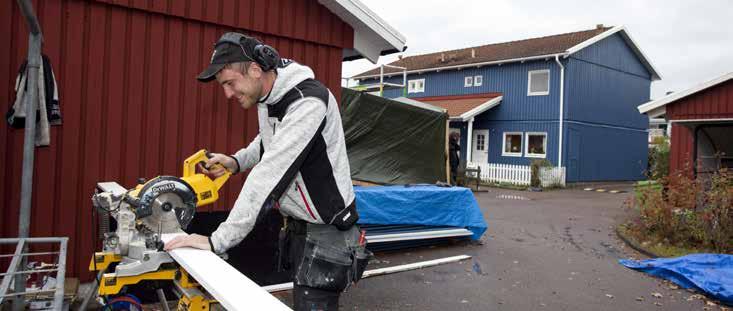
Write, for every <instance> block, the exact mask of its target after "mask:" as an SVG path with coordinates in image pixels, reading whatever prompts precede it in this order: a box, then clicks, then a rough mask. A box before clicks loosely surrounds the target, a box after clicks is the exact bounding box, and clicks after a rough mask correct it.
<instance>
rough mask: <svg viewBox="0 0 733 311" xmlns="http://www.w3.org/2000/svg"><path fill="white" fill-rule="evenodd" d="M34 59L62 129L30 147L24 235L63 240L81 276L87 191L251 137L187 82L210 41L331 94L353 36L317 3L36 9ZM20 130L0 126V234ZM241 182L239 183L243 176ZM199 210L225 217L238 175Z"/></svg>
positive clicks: (230, 107)
mask: <svg viewBox="0 0 733 311" xmlns="http://www.w3.org/2000/svg"><path fill="white" fill-rule="evenodd" d="M34 5H35V9H36V14H37V15H38V18H39V20H40V23H41V27H42V29H43V31H44V45H43V52H44V53H45V54H46V55H48V57H49V58H50V60H51V63H52V65H53V68H54V71H55V74H56V79H57V81H58V85H59V96H60V100H61V107H62V114H63V125H61V126H54V127H52V128H51V146H49V147H43V148H38V149H36V159H35V174H34V182H33V186H34V189H33V210H32V213H31V214H32V216H31V217H32V219H31V235H32V236H68V237H70V238H71V240H70V243H69V257H68V260H67V264H68V267H67V271H68V275H70V276H81V277H82V278H89V276H90V275H89V273H88V272H86V271H85V270H86V265H87V263H88V261H89V256H90V255H91V253H92V251H93V249H95V248H98V247H99V246H98V245H93V243H94V240H93V239H92V223H91V214H90V212H91V209H92V207H91V202H90V197H91V195H92V194H93V191H94V187H95V184H96V183H97V182H99V181H117V182H119V183H120V184H122V185H124V186H126V187H131V186H133V185H134V183H135V181H136V179H137V178H139V177H145V178H152V177H155V176H157V175H176V176H179V175H180V174H181V165H182V162H183V159H184V158H186V157H187V156H189V155H190V154H192V153H193V152H194V151H196V150H198V149H200V148H207V149H209V150H214V151H220V152H234V151H236V150H237V149H238V148H241V147H243V146H245V145H246V143H247V142H248V141H249V140H250V139H252V138H253V137H254V136H255V135H256V133H257V123H256V112H255V111H253V110H251V111H247V112H245V111H244V110H243V109H241V108H240V107H239V105H237V104H235V103H230V102H227V101H226V99H225V98H224V96H223V94H222V92H221V90H220V89H219V87H218V86H217V85H216V83H210V84H201V83H199V82H197V81H196V80H195V76H196V75H197V74H198V73H199V72H200V71H201V70H203V68H204V67H205V65H206V64H207V63H208V61H209V55H210V53H211V48H212V46H213V43H214V42H215V40H216V39H217V38H218V37H219V36H220V35H221V34H222V33H224V32H226V31H232V30H237V31H241V32H245V33H247V34H250V35H253V36H256V37H258V38H260V39H261V40H263V41H264V42H265V43H267V44H270V45H272V46H273V47H275V48H277V49H278V50H280V51H281V54H282V56H283V57H287V58H293V59H295V60H296V61H298V62H301V63H303V64H305V65H308V66H310V67H311V68H313V70H314V71H315V73H316V78H317V79H319V80H321V81H323V82H324V83H325V84H326V85H327V86H328V87H329V88H331V90H332V91H333V92H334V93H335V95H336V98H339V97H340V84H341V81H340V78H341V57H342V51H343V49H344V48H351V47H352V45H353V30H352V28H351V27H350V26H349V25H348V24H346V23H344V22H343V21H342V20H340V19H339V18H338V17H337V16H335V15H333V14H332V13H331V12H330V11H329V10H328V9H326V8H325V7H323V6H321V5H320V4H318V3H317V2H316V1H302V0H278V1H254V0H241V1H236V0H206V1H204V0H185V1H184V0H167V1H163V0H159V1H147V0H100V1H79V0H63V1H62V0H38V1H34ZM0 42H3V43H4V44H3V47H0V107H2V111H3V113H4V112H5V111H7V109H8V108H9V105H10V104H11V102H12V101H13V100H14V98H15V94H14V91H13V87H14V83H15V77H16V74H17V70H18V67H19V65H20V63H21V62H22V61H23V59H25V57H26V51H27V46H28V31H27V29H26V26H25V20H24V19H23V18H22V17H21V14H20V11H19V8H18V6H17V4H16V2H15V1H0ZM22 147H23V131H22V130H13V129H9V128H8V126H7V125H3V126H0V159H1V160H2V163H3V164H2V165H1V166H0V197H1V198H2V209H1V210H0V223H2V228H1V229H0V237H14V236H17V230H18V208H19V205H20V203H19V202H20V179H21V164H22ZM242 175H244V174H242ZM242 175H238V176H235V177H234V178H232V179H231V180H230V181H229V183H228V185H227V186H226V187H225V189H224V191H223V198H222V199H221V200H219V202H217V204H214V205H213V206H209V207H206V208H203V209H202V210H201V211H212V210H227V209H229V208H230V207H231V205H232V204H233V203H234V200H235V199H236V195H237V194H238V193H239V189H240V188H241V186H242V183H243V181H244V176H242Z"/></svg>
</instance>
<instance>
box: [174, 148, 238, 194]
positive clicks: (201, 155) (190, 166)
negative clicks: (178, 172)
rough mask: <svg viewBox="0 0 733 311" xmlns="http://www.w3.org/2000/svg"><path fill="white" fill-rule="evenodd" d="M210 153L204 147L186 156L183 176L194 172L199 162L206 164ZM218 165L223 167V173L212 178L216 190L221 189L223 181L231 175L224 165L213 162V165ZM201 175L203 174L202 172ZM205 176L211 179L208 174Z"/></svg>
mask: <svg viewBox="0 0 733 311" xmlns="http://www.w3.org/2000/svg"><path fill="white" fill-rule="evenodd" d="M211 157H212V155H211V152H208V151H206V149H201V150H199V151H197V152H196V153H194V154H193V155H192V156H190V157H188V158H187V159H186V160H184V161H183V177H184V178H185V177H189V176H193V175H195V174H196V165H197V164H199V163H201V164H202V165H205V164H206V160H209V159H211ZM216 166H220V167H222V168H224V171H225V172H224V175H221V176H219V177H217V178H216V179H214V180H212V181H213V182H214V185H216V190H219V189H221V187H222V186H223V185H224V183H225V182H226V181H227V180H228V179H229V176H231V175H232V172H230V171H229V170H228V169H227V168H226V167H224V166H223V165H221V164H218V163H217V164H214V167H216ZM202 175H203V174H202ZM206 177H207V178H209V179H211V178H210V177H209V176H206Z"/></svg>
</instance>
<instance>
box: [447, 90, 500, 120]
mask: <svg viewBox="0 0 733 311" xmlns="http://www.w3.org/2000/svg"><path fill="white" fill-rule="evenodd" d="M502 99H504V96H498V97H494V98H492V99H489V100H487V101H486V102H485V103H483V104H481V105H479V106H477V107H476V108H473V109H471V110H469V111H466V112H464V113H463V114H461V115H460V116H457V117H453V118H450V119H451V121H464V122H465V121H468V120H469V119H471V118H473V117H475V116H477V115H479V114H481V113H482V112H484V111H486V110H489V109H491V108H494V107H496V106H497V105H499V104H500V103H501V100H502Z"/></svg>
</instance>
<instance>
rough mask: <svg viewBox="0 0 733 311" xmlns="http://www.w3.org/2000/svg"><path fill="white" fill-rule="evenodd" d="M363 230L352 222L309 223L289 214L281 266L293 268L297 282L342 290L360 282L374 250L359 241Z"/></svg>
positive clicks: (284, 230)
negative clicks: (346, 224) (341, 225)
mask: <svg viewBox="0 0 733 311" xmlns="http://www.w3.org/2000/svg"><path fill="white" fill-rule="evenodd" d="M360 234H361V231H360V230H359V226H357V225H353V226H351V227H350V228H348V229H346V230H340V229H338V228H336V227H335V226H333V225H321V224H312V223H307V222H305V221H302V220H296V219H294V218H290V217H287V218H286V220H285V226H284V228H283V230H281V232H280V241H279V245H278V246H279V247H278V248H279V256H278V261H279V264H278V266H279V269H280V271H282V270H286V271H290V272H291V275H292V278H293V282H294V284H295V285H300V286H307V287H313V288H318V289H323V290H330V291H336V292H341V291H344V290H346V289H347V288H348V287H349V286H351V284H354V283H356V282H358V281H359V280H360V279H361V277H362V275H363V274H364V270H365V269H366V266H367V263H368V262H369V259H370V258H371V257H373V254H372V252H370V251H369V250H367V249H366V242H365V241H364V242H362V244H359V236H360Z"/></svg>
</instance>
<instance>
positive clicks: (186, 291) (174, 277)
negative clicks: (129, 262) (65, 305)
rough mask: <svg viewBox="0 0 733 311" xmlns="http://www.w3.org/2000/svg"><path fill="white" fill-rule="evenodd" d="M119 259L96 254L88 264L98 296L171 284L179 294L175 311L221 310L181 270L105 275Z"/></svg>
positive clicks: (160, 294)
mask: <svg viewBox="0 0 733 311" xmlns="http://www.w3.org/2000/svg"><path fill="white" fill-rule="evenodd" d="M120 260H122V256H120V255H116V254H114V253H109V252H98V253H95V254H94V258H92V261H91V262H90V263H89V270H91V271H98V275H99V276H100V278H99V289H98V290H97V293H98V294H99V295H100V296H108V295H116V294H119V293H120V292H121V291H122V289H123V288H124V287H125V286H127V285H133V284H137V283H139V282H142V281H172V282H173V285H174V288H173V291H174V292H175V293H176V294H177V295H178V298H179V300H178V307H177V310H200V311H208V310H223V308H221V306H220V305H219V303H218V302H217V301H216V299H215V298H213V297H212V296H211V295H210V294H208V293H207V292H206V290H205V289H203V287H202V286H201V285H199V284H198V283H197V282H196V281H195V280H194V279H193V278H192V277H191V276H190V275H189V274H188V272H186V270H184V269H183V268H181V267H179V266H177V265H173V266H170V267H166V268H163V267H161V269H158V270H157V271H153V272H148V273H143V274H140V275H131V276H116V275H115V274H114V273H104V272H105V271H107V269H108V268H109V267H110V265H111V264H113V263H117V262H119V261H120ZM156 293H157V295H158V299H159V300H160V303H161V304H162V305H163V309H164V310H166V311H167V310H168V301H167V300H166V298H165V295H164V293H163V290H162V289H160V288H159V289H157V290H156Z"/></svg>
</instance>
